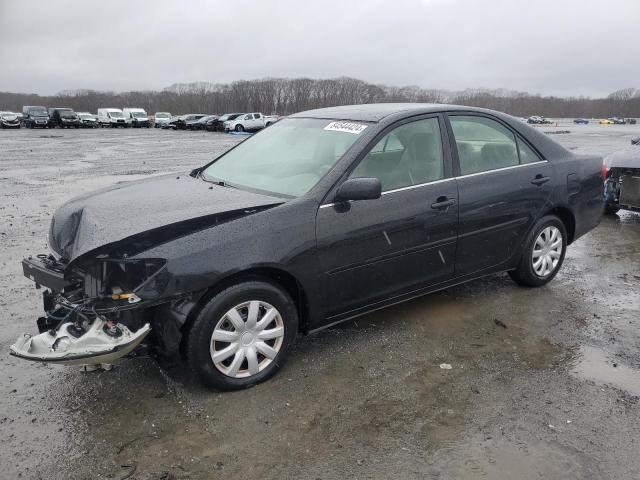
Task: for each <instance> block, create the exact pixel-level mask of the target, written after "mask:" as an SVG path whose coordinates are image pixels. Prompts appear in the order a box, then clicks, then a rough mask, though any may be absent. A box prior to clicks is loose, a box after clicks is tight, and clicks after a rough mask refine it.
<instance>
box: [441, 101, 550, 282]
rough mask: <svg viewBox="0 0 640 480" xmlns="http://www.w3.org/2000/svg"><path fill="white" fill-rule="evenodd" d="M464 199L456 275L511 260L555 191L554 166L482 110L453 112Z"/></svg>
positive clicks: (462, 202)
mask: <svg viewBox="0 0 640 480" xmlns="http://www.w3.org/2000/svg"><path fill="white" fill-rule="evenodd" d="M448 120H449V126H450V129H451V134H452V135H451V136H452V138H453V140H454V141H453V147H454V151H455V160H456V161H455V163H454V168H455V169H456V171H457V183H458V190H459V196H460V197H459V201H460V211H459V214H460V227H459V237H458V250H457V253H456V276H461V275H467V274H472V273H475V272H480V271H482V270H485V269H489V268H492V267H495V266H497V265H500V264H503V263H505V262H507V261H508V260H509V259H510V258H511V257H512V256H513V254H514V253H516V251H518V248H519V247H520V245H521V243H522V241H523V240H524V237H525V235H526V234H527V232H528V231H529V229H530V228H531V226H532V224H533V222H534V221H535V220H536V218H537V217H538V216H539V215H540V213H541V210H542V209H543V207H544V205H545V204H546V202H547V200H548V199H549V196H550V195H551V185H552V183H553V182H552V181H550V180H551V178H552V176H553V167H552V165H551V164H550V163H549V162H547V161H546V160H544V159H543V158H542V157H541V156H540V155H539V154H538V153H537V152H536V151H535V150H534V148H533V147H532V146H531V145H530V144H529V143H528V142H527V141H526V140H525V139H524V138H522V137H521V136H519V135H518V134H517V133H516V132H514V131H513V130H511V129H510V128H509V127H508V126H507V125H506V124H504V123H502V122H500V121H499V120H498V119H497V118H494V117H491V116H489V115H483V114H467V113H465V114H462V113H461V114H457V113H456V114H453V113H452V114H449V115H448Z"/></svg>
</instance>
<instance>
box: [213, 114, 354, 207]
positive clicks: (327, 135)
mask: <svg viewBox="0 0 640 480" xmlns="http://www.w3.org/2000/svg"><path fill="white" fill-rule="evenodd" d="M335 123H337V122H332V121H331V120H319V119H309V118H296V119H286V120H282V121H280V122H278V123H277V124H275V125H273V126H272V127H269V128H268V129H266V130H263V131H262V132H260V134H258V135H256V136H255V137H252V138H249V139H247V140H246V141H244V142H242V143H241V144H240V145H238V146H237V147H236V148H234V149H233V150H230V151H229V152H227V153H226V154H224V155H223V156H222V157H220V158H218V159H217V160H216V161H215V162H214V163H212V164H211V165H209V166H208V167H207V168H206V169H205V170H204V171H203V172H202V173H203V178H204V179H205V180H210V181H222V182H225V183H229V184H230V185H232V186H239V187H242V186H244V187H248V188H253V189H256V190H263V191H267V192H272V193H276V194H282V195H287V196H293V197H297V196H300V195H303V194H305V193H306V192H308V191H309V190H310V189H311V188H312V187H313V186H314V185H315V184H316V183H318V181H319V180H320V179H321V178H322V177H323V176H324V175H325V174H326V173H327V172H328V171H329V169H330V168H331V167H333V165H335V163H336V162H337V161H338V159H339V158H340V157H341V156H342V155H343V154H344V152H346V151H347V149H348V148H349V147H350V146H351V145H352V144H353V143H354V142H355V141H356V140H357V139H358V135H359V133H347V132H345V131H340V130H337V129H335V128H334V127H333V125H334V124H335ZM364 128H366V126H365V125H363V128H362V129H361V130H360V132H361V131H362V130H364Z"/></svg>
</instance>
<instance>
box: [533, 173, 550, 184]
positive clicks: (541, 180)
mask: <svg viewBox="0 0 640 480" xmlns="http://www.w3.org/2000/svg"><path fill="white" fill-rule="evenodd" d="M549 180H551V179H550V178H549V177H544V176H542V175H540V174H538V175H536V178H534V179H533V180H531V183H533V184H534V185H538V186H540V185H543V184H545V183H547V182H548V181H549Z"/></svg>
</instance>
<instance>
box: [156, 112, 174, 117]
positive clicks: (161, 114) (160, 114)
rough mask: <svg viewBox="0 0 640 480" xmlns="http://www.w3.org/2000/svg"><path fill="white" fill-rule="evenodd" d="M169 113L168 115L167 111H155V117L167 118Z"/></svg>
mask: <svg viewBox="0 0 640 480" xmlns="http://www.w3.org/2000/svg"><path fill="white" fill-rule="evenodd" d="M170 116H171V115H169V114H168V113H162V112H160V113H156V118H169V117H170Z"/></svg>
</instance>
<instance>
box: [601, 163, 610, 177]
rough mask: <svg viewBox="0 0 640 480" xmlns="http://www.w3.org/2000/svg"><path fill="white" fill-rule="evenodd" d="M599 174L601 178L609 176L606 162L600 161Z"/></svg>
mask: <svg viewBox="0 0 640 480" xmlns="http://www.w3.org/2000/svg"><path fill="white" fill-rule="evenodd" d="M600 175H602V179H603V180H606V179H607V178H608V177H609V167H607V164H606V163H604V160H603V161H602V168H601V169H600Z"/></svg>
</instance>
